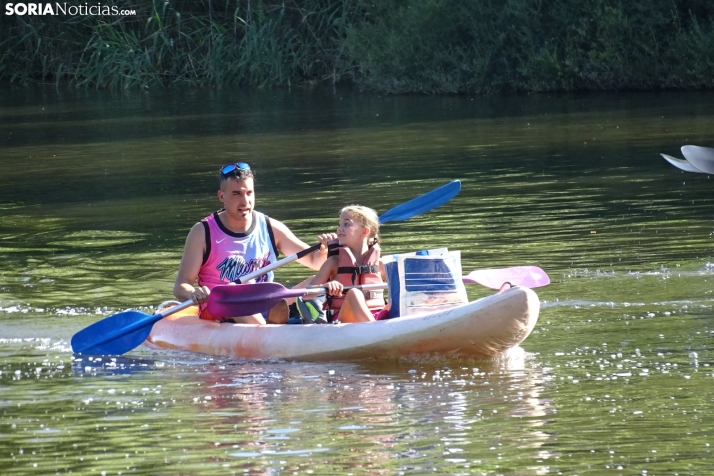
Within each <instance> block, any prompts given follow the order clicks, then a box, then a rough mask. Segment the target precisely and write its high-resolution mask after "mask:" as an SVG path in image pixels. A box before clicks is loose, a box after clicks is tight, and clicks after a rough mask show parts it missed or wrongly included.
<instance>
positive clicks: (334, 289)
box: [324, 281, 343, 296]
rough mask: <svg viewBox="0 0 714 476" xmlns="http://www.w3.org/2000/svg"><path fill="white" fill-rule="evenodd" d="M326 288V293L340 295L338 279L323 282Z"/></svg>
mask: <svg viewBox="0 0 714 476" xmlns="http://www.w3.org/2000/svg"><path fill="white" fill-rule="evenodd" d="M324 286H325V287H326V288H327V294H329V295H330V296H342V290H343V287H342V283H340V282H339V281H328V282H326V283H325V284H324Z"/></svg>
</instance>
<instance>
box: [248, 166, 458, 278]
mask: <svg viewBox="0 0 714 476" xmlns="http://www.w3.org/2000/svg"><path fill="white" fill-rule="evenodd" d="M460 191H461V181H460V180H454V181H453V182H449V183H447V184H446V185H442V186H441V187H439V188H436V189H434V190H432V191H431V192H428V193H425V194H424V195H421V196H419V197H417V198H413V199H411V200H409V201H408V202H405V203H402V204H401V205H397V206H396V207H394V208H392V209H391V210H388V211H386V212H384V214H383V215H381V216H380V217H379V224H380V225H383V224H385V223H389V222H390V221H402V220H406V219H408V218H411V217H414V216H417V215H421V214H422V213H426V212H428V211H430V210H433V209H435V208H437V207H440V206H442V205H443V204H445V203H446V202H448V201H449V200H451V199H452V198H454V197H455V196H456V195H458V194H459V192H460ZM319 249H320V243H317V244H315V245H312V246H311V247H309V248H307V249H304V250H302V251H300V252H298V253H295V254H292V255H290V256H286V257H285V258H283V259H281V260H278V261H276V262H275V263H273V264H269V265H268V266H265V267H263V268H260V269H257V270H255V271H253V272H252V273H249V274H246V275H245V276H243V277H241V278H240V280H239V281H238V284H240V283H247V282H248V281H250V280H251V279H255V278H257V277H259V276H262V275H264V274H266V273H268V272H270V271H272V270H274V269H277V268H280V267H281V266H284V265H286V264H288V263H292V262H293V261H295V260H298V259H300V258H302V257H303V256H307V255H309V254H310V253H312V252H314V251H317V250H319Z"/></svg>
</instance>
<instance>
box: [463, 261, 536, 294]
mask: <svg viewBox="0 0 714 476" xmlns="http://www.w3.org/2000/svg"><path fill="white" fill-rule="evenodd" d="M462 279H463V282H464V283H466V284H471V283H478V284H480V285H481V286H486V287H487V288H491V289H499V288H500V287H501V286H502V285H503V283H506V282H508V283H511V284H512V285H514V286H523V287H524V288H537V287H540V286H545V285H547V284H549V283H550V278H549V277H548V275H547V274H545V271H543V270H542V269H540V268H539V267H538V266H516V267H513V268H499V269H477V270H474V271H471V272H470V273H469V274H467V275H465V276H464V277H463V278H462Z"/></svg>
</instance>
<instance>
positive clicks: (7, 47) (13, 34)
mask: <svg viewBox="0 0 714 476" xmlns="http://www.w3.org/2000/svg"><path fill="white" fill-rule="evenodd" d="M68 4H71V2H68ZM82 4H84V3H82ZM114 5H116V6H117V8H118V9H120V10H135V11H136V13H137V14H136V15H135V16H125V17H122V16H89V15H84V16H79V15H77V16H64V15H60V16H35V15H6V14H5V13H6V12H3V14H2V16H0V80H5V81H15V82H20V83H27V82H31V81H55V82H60V81H63V80H69V81H70V82H71V83H72V84H74V85H76V86H79V87H90V88H111V89H120V88H135V87H148V86H153V85H164V86H168V85H172V84H187V85H193V86H207V87H226V86H229V85H252V86H290V85H297V84H306V83H310V84H312V83H317V82H324V81H331V82H340V81H351V82H353V83H355V84H357V85H359V86H360V87H363V88H366V89H372V90H376V91H381V92H388V93H407V92H424V93H430V94H431V93H464V92H468V93H488V92H495V91H572V90H624V89H671V88H686V89H709V88H712V87H714V4H712V3H711V2H708V1H706V0H650V1H649V2H631V1H627V0H506V1H502V0H462V1H457V0H373V1H372V2H368V1H366V0H344V1H339V0H303V1H299V2H298V1H297V0H289V1H283V2H278V1H275V0H175V1H172V2H168V1H166V2H165V1H159V0H153V2H140V1H138V0H117V1H116V3H115V4H114Z"/></svg>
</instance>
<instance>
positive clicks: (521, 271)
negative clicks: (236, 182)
mask: <svg viewBox="0 0 714 476" xmlns="http://www.w3.org/2000/svg"><path fill="white" fill-rule="evenodd" d="M462 280H463V282H464V283H466V284H472V283H478V284H480V285H482V286H485V287H487V288H491V289H500V288H501V286H502V285H503V284H504V283H511V284H512V285H513V286H523V287H526V288H537V287H539V286H545V285H547V284H549V283H550V278H549V277H548V275H547V274H546V273H545V271H543V270H542V269H540V268H539V267H537V266H517V267H513V268H502V269H479V270H475V271H471V272H470V273H469V274H467V275H465V276H463V277H462ZM352 288H356V289H362V290H365V291H368V290H372V289H386V288H387V283H379V284H367V285H363V286H345V288H344V289H352ZM326 292H327V288H326V287H324V286H308V287H306V288H292V289H287V288H286V287H285V286H283V285H282V284H280V283H256V284H238V285H231V284H228V285H225V286H216V287H215V288H213V290H212V291H211V294H210V295H209V296H208V312H210V313H211V314H214V315H216V316H231V315H237V314H240V315H249V314H256V313H259V312H264V311H267V310H269V309H270V308H272V307H273V306H275V305H276V304H277V303H278V302H280V301H281V300H282V299H289V298H295V297H300V296H305V295H308V294H325V293H326Z"/></svg>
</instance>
